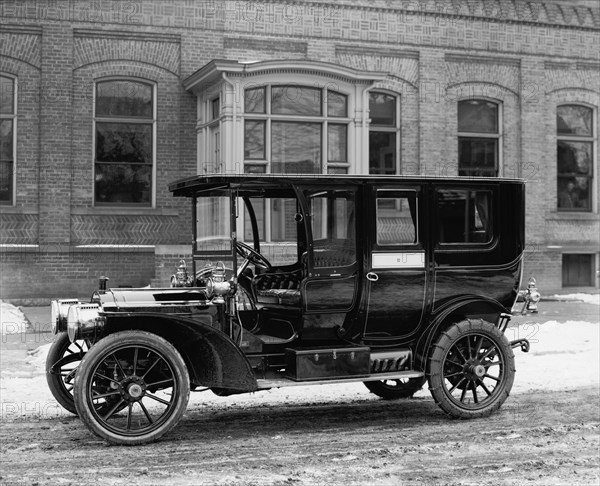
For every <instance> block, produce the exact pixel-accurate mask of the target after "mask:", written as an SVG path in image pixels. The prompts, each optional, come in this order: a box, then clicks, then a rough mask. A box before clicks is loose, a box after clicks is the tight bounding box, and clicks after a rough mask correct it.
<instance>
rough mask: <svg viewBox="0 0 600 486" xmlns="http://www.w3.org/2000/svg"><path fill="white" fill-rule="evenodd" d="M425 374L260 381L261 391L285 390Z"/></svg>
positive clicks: (414, 372)
mask: <svg viewBox="0 0 600 486" xmlns="http://www.w3.org/2000/svg"><path fill="white" fill-rule="evenodd" d="M423 376H425V374H424V373H423V372H422V371H397V372H395V373H374V374H371V375H365V376H354V377H352V378H330V379H328V380H304V381H297V380H289V379H287V378H279V379H276V380H264V379H258V380H256V383H257V384H258V389H259V390H267V389H269V388H283V387H285V386H299V385H331V384H332V383H334V384H336V383H357V382H362V381H381V380H399V379H402V378H422V377H423Z"/></svg>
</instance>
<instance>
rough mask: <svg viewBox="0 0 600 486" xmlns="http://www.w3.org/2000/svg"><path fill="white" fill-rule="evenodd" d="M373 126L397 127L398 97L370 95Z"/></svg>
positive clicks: (380, 94) (379, 94) (378, 94)
mask: <svg viewBox="0 0 600 486" xmlns="http://www.w3.org/2000/svg"><path fill="white" fill-rule="evenodd" d="M369 112H370V116H371V125H387V126H391V127H395V126H396V97H395V96H392V95H388V94H384V93H371V94H370V95H369Z"/></svg>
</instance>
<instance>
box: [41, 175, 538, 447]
mask: <svg viewBox="0 0 600 486" xmlns="http://www.w3.org/2000/svg"><path fill="white" fill-rule="evenodd" d="M170 190H171V191H172V192H173V194H174V195H175V196H184V197H187V198H190V200H191V204H192V214H193V221H194V225H193V248H192V252H191V255H192V256H191V261H189V262H185V261H182V262H181V263H180V265H179V268H177V269H176V270H177V271H176V273H175V274H174V275H173V277H172V278H171V284H170V287H168V288H160V289H157V288H139V289H122V288H110V289H107V288H106V280H107V279H106V278H104V277H103V278H101V279H100V285H99V290H98V291H97V292H95V293H94V294H93V296H92V298H91V301H90V302H89V303H83V302H80V301H78V300H76V299H72V300H70V299H67V300H57V301H54V302H52V310H53V325H54V330H55V333H56V334H57V337H56V340H55V343H54V345H53V347H52V349H51V351H50V353H49V355H48V361H47V377H48V383H49V386H50V389H51V390H52V392H53V394H54V396H55V397H56V399H57V400H58V401H59V402H60V403H61V405H62V406H64V407H65V408H66V409H67V410H69V411H71V412H74V413H77V414H78V415H79V417H80V418H81V419H82V420H83V422H84V423H85V424H86V425H87V426H88V427H89V428H90V429H91V430H92V431H93V432H94V433H96V434H97V435H99V436H100V437H103V438H104V439H106V440H107V441H109V442H112V443H116V444H142V443H145V442H150V441H153V440H156V439H158V438H159V437H161V436H162V435H163V434H165V433H166V432H168V431H169V430H170V429H171V428H173V427H174V426H175V425H176V424H177V423H178V421H179V420H180V418H181V416H182V414H183V413H184V411H185V409H186V405H187V403H188V399H189V394H190V390H199V389H202V390H206V389H210V390H212V391H213V392H214V393H216V394H217V395H229V394H235V393H249V392H256V391H259V390H267V389H271V388H276V387H285V386H295V385H303V384H328V383H346V382H364V384H365V385H366V387H367V388H368V389H369V390H370V391H371V392H373V393H374V394H376V395H378V396H380V397H382V398H385V399H395V398H403V397H410V396H412V395H413V394H414V393H415V392H416V391H418V390H419V389H420V388H421V387H422V386H423V385H424V383H425V381H426V380H428V381H429V389H430V391H431V394H432V395H433V398H434V400H435V402H436V403H437V404H438V405H439V406H440V407H441V409H442V410H443V411H444V412H446V413H447V414H448V415H450V416H452V417H457V418H478V417H485V416H487V415H489V414H490V413H492V412H494V411H495V410H497V409H498V408H499V407H500V406H501V405H502V403H503V402H504V401H505V400H506V398H507V397H508V395H509V393H510V391H511V387H512V385H513V379H514V374H515V362H514V354H513V351H512V349H513V348H516V347H519V348H521V349H522V350H523V351H525V352H526V351H528V349H529V343H528V342H527V341H526V340H525V339H518V340H515V341H512V342H509V340H508V339H507V337H506V335H505V333H504V331H505V329H506V327H507V325H508V323H509V321H510V318H511V309H512V307H513V305H514V304H515V302H516V299H517V297H518V296H519V294H520V292H519V286H520V282H521V278H522V271H523V253H524V245H525V242H524V218H525V200H524V194H525V185H524V182H523V181H521V180H509V179H474V178H469V179H465V178H451V179H448V178H446V179H440V178H426V177H402V176H386V177H381V176H350V175H296V176H293V175H268V174H262V175H261V174H245V175H223V174H216V175H201V176H196V177H192V178H189V179H185V180H181V181H178V182H175V183H173V184H171V185H170ZM188 264H189V265H191V270H188V268H189V267H188ZM521 294H522V295H524V303H523V311H527V310H529V311H534V312H535V311H536V306H537V302H538V301H539V299H540V295H539V293H538V291H537V289H536V285H535V281H533V280H531V281H530V283H529V287H528V289H527V290H526V291H524V292H521Z"/></svg>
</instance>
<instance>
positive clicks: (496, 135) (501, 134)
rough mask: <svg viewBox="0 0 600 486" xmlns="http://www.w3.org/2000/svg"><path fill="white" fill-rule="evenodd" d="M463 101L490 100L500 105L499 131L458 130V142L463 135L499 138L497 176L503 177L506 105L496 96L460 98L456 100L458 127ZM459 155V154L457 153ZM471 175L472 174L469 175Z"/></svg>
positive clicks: (467, 136) (458, 162)
mask: <svg viewBox="0 0 600 486" xmlns="http://www.w3.org/2000/svg"><path fill="white" fill-rule="evenodd" d="M461 101H489V102H490V103H494V104H495V105H496V106H497V107H498V133H479V132H459V131H458V130H457V142H458V139H459V138H461V137H466V138H495V139H497V140H498V159H497V163H498V167H496V169H497V172H498V173H497V174H496V177H502V176H503V173H504V171H503V167H504V163H503V159H504V154H503V150H502V145H503V141H504V105H503V103H502V100H498V99H495V98H488V97H486V96H477V97H466V98H460V99H458V100H457V101H456V112H457V113H456V126H457V127H458V104H459V103H460V102H461ZM457 155H458V154H457ZM457 164H458V169H459V170H460V161H457ZM468 177H471V176H468Z"/></svg>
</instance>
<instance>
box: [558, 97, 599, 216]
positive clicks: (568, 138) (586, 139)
mask: <svg viewBox="0 0 600 486" xmlns="http://www.w3.org/2000/svg"><path fill="white" fill-rule="evenodd" d="M561 106H581V107H583V108H587V109H589V110H590V111H591V121H592V126H591V130H590V132H591V135H590V136H587V135H585V136H584V135H576V134H562V135H561V134H559V133H558V109H559V108H560V107H561ZM555 113H556V116H555V121H556V130H555V135H556V145H555V149H556V186H555V187H556V211H557V212H560V213H595V212H596V211H595V201H596V191H595V184H594V178H595V170H596V168H597V167H596V162H595V161H596V157H597V152H598V143H597V142H598V139H597V123H598V122H597V113H598V110H597V108H596V107H595V106H593V105H590V104H588V103H584V102H566V103H560V104H557V105H556V109H555ZM561 141H562V142H575V143H577V142H582V143H590V144H591V146H592V157H591V164H590V174H589V175H578V176H573V175H560V173H559V171H558V144H559V142H561ZM569 174H571V173H569ZM561 177H562V178H569V177H570V178H573V177H585V178H587V179H588V187H589V193H590V194H589V207H588V208H561V207H559V202H560V199H559V194H558V181H559V179H560V178H561Z"/></svg>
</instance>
